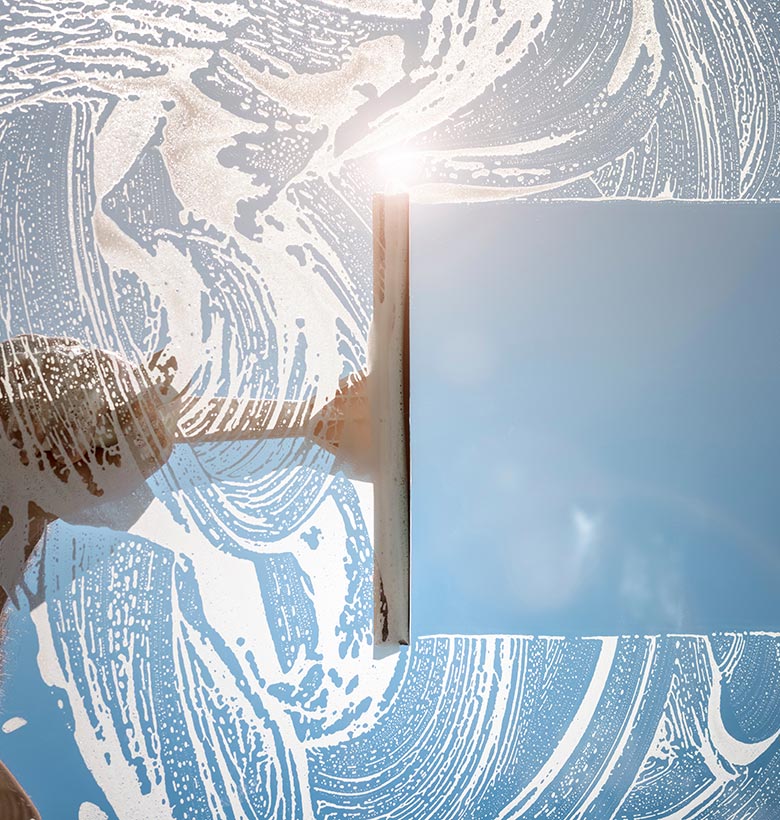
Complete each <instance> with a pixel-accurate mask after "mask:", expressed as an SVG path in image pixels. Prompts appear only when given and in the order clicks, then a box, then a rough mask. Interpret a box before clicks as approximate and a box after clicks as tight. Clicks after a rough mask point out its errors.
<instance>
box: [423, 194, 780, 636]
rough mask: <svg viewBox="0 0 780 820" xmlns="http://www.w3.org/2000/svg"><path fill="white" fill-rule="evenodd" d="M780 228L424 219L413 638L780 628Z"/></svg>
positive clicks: (618, 213) (460, 214)
mask: <svg viewBox="0 0 780 820" xmlns="http://www.w3.org/2000/svg"><path fill="white" fill-rule="evenodd" d="M777 216H778V212H777V209H776V208H774V207H769V208H767V207H763V208H762V207H758V206H736V205H725V204H721V205H682V206H680V205H676V206H664V205H660V206H659V205H657V204H639V203H612V204H584V203H579V204H576V203H572V204H551V205H530V204H526V203H491V204H484V205H473V206H427V207H417V208H416V209H414V212H413V224H412V233H411V235H412V263H411V265H412V267H411V315H412V318H411V370H412V373H411V379H412V385H411V396H412V410H411V414H412V420H411V427H412V521H413V524H412V596H413V597H412V630H413V633H414V634H416V635H424V634H433V633H507V634H517V633H521V634H540V633H541V634H547V635H550V634H565V635H594V634H595V635H615V634H624V633H629V634H630V633H635V632H639V633H643V634H648V633H650V634H653V633H659V632H660V633H669V632H687V633H690V632H697V633H699V632H709V631H713V630H721V629H727V628H728V629H769V628H777V627H778V626H780V608H779V607H778V605H777V592H776V591H777V588H778V582H780V518H778V510H779V509H780V480H779V479H780V475H779V474H778V471H779V470H780V468H779V467H778V465H779V464H780V437H779V436H778V435H777V419H778V418H779V417H780V363H779V362H778V359H777V351H778V350H780V323H778V322H777V311H778V307H779V306H780V276H779V275H778V273H777V268H776V260H777V258H778V256H780V236H778V234H777V232H776V230H775V225H776V221H777Z"/></svg>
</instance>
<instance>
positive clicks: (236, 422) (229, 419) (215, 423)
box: [176, 398, 314, 443]
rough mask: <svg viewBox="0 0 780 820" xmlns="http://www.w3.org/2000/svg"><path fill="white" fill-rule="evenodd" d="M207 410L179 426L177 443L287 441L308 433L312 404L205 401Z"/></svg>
mask: <svg viewBox="0 0 780 820" xmlns="http://www.w3.org/2000/svg"><path fill="white" fill-rule="evenodd" d="M204 403H205V404H206V410H205V411H202V412H200V413H198V415H197V416H196V417H195V418H193V419H191V420H187V421H186V422H184V423H180V424H179V427H178V430H177V432H176V441H179V442H186V441H189V442H192V443H196V442H208V441H231V440H239V439H263V438H287V437H295V436H306V435H309V434H310V433H311V429H310V427H311V418H312V413H313V408H314V400H313V399H308V400H306V401H281V402H279V401H275V400H273V399H249V400H240V399H221V398H213V399H207V400H205V401H204Z"/></svg>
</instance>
